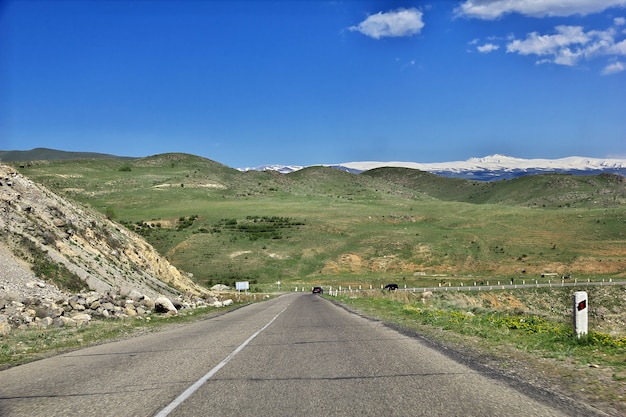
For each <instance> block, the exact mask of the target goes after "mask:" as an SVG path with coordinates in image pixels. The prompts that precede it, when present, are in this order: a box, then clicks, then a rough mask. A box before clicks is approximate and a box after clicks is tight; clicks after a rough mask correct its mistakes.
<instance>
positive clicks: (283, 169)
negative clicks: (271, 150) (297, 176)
mask: <svg viewBox="0 0 626 417" xmlns="http://www.w3.org/2000/svg"><path fill="white" fill-rule="evenodd" d="M302 168H305V167H303V166H298V165H261V166H258V167H254V168H237V170H239V171H242V172H246V171H277V172H280V173H281V174H289V173H290V172H294V171H298V170H300V169H302Z"/></svg>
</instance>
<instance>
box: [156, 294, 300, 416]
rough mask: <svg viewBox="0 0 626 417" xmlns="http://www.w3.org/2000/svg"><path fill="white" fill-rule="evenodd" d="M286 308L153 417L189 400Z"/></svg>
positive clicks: (167, 412)
mask: <svg viewBox="0 0 626 417" xmlns="http://www.w3.org/2000/svg"><path fill="white" fill-rule="evenodd" d="M287 307H289V305H287ZM287 307H285V308H283V309H282V310H281V311H280V312H279V313H278V314H276V315H275V316H274V317H273V318H272V319H271V320H270V321H269V322H267V324H266V325H265V326H263V327H261V328H260V329H259V330H257V331H256V332H255V333H254V334H253V335H252V336H250V337H249V338H247V339H246V341H245V342H243V343H242V344H241V345H239V346H238V347H237V349H235V350H233V351H232V352H231V353H230V355H228V356H227V357H226V358H224V360H222V361H221V362H220V363H218V364H217V365H216V366H215V367H214V368H213V369H211V370H210V371H209V372H208V373H207V374H206V375H204V376H203V377H202V378H200V379H199V380H197V381H196V382H195V383H194V384H193V385H192V386H190V387H189V388H187V389H186V390H185V392H183V393H182V394H180V395H179V396H178V397H177V398H176V399H175V400H174V401H172V402H171V403H169V404H168V405H167V407H165V408H164V409H163V410H161V411H160V412H159V413H158V414H156V415H155V417H167V416H168V415H169V414H170V413H171V412H172V411H173V410H174V409H175V408H176V407H178V406H179V405H180V404H181V403H182V402H183V401H185V400H186V399H187V398H189V397H190V396H191V395H192V394H193V393H194V392H196V391H197V390H198V388H200V387H201V386H202V385H204V383H205V382H207V381H208V380H209V379H211V377H213V375H215V374H216V373H217V371H219V370H220V369H222V368H223V367H224V366H225V365H226V364H227V363H228V362H230V360H231V359H232V358H234V357H235V355H237V354H238V353H239V352H241V350H242V349H243V348H244V347H246V345H247V344H248V343H250V342H251V341H252V340H253V339H254V338H255V337H257V336H258V335H259V334H261V332H262V331H263V330H265V329H267V328H268V327H269V326H270V325H271V324H272V323H273V322H274V320H276V319H277V318H278V316H280V315H281V314H282V313H283V312H284V311H285V310H287Z"/></svg>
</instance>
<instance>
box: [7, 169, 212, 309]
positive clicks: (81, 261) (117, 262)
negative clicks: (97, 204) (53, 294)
mask: <svg viewBox="0 0 626 417" xmlns="http://www.w3.org/2000/svg"><path fill="white" fill-rule="evenodd" d="M23 242H29V244H30V245H34V246H35V247H37V248H39V250H40V251H42V252H44V253H46V256H47V257H48V258H50V260H51V261H52V262H54V263H58V264H63V265H64V266H65V267H66V268H67V269H68V270H69V271H71V272H72V273H73V274H76V275H77V276H79V277H80V279H82V280H83V281H84V282H85V283H86V284H87V286H88V287H89V288H90V289H92V290H94V291H98V292H106V291H110V290H116V289H121V290H122V291H127V292H128V291H130V290H131V289H135V290H137V291H139V292H140V293H142V294H146V295H148V296H150V297H152V298H153V299H156V298H157V297H158V296H160V295H166V296H168V297H171V298H175V297H176V296H178V295H180V294H182V293H185V292H191V293H194V294H197V295H204V296H211V295H212V294H211V293H210V292H209V291H208V290H206V289H205V288H202V287H200V286H198V285H196V284H195V283H194V282H193V281H192V280H191V279H190V278H189V277H188V276H187V275H185V274H182V273H181V272H180V271H179V270H178V269H176V268H175V267H174V266H173V265H171V264H170V263H169V262H168V261H167V259H165V258H163V257H162V256H160V255H159V254H158V252H156V250H155V249H154V248H153V247H152V246H151V245H149V244H148V243H147V242H146V241H145V240H144V239H143V238H142V237H140V236H138V235H136V234H134V233H133V232H131V231H129V230H128V229H126V228H124V227H122V226H121V225H119V224H116V223H114V222H112V221H110V220H109V219H107V218H106V217H104V216H103V215H102V214H101V213H99V212H97V211H95V210H92V209H90V208H87V207H81V206H79V205H77V204H74V203H72V202H70V201H68V200H66V199H64V198H62V197H60V196H58V195H56V194H54V193H52V192H51V191H49V190H47V189H46V188H45V187H43V186H41V185H39V184H35V183H34V182H32V181H30V180H29V179H27V178H26V177H24V176H22V175H21V174H19V173H18V172H17V171H15V170H14V169H13V168H11V167H9V166H7V165H2V164H0V245H4V246H5V247H8V248H10V249H11V250H14V249H19V245H20V244H23ZM0 285H2V272H0Z"/></svg>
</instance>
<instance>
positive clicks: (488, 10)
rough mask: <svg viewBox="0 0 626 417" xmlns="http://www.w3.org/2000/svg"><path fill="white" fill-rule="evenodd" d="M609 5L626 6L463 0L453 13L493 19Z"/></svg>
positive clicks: (624, 2) (624, 1) (569, 0)
mask: <svg viewBox="0 0 626 417" xmlns="http://www.w3.org/2000/svg"><path fill="white" fill-rule="evenodd" d="M611 7H626V0H465V1H464V2H463V3H462V4H461V5H460V6H459V7H457V8H456V9H455V13H456V15H457V16H464V17H470V18H478V19H486V20H493V19H497V18H499V17H501V16H503V15H505V14H509V13H519V14H523V15H526V16H533V17H546V16H572V15H587V14H591V13H599V12H602V11H603V10H606V9H608V8H611Z"/></svg>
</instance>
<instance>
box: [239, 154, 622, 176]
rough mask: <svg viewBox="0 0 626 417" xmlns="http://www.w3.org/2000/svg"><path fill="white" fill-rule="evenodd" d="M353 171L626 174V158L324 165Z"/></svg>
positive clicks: (501, 158) (492, 157) (495, 158)
mask: <svg viewBox="0 0 626 417" xmlns="http://www.w3.org/2000/svg"><path fill="white" fill-rule="evenodd" d="M320 165H322V166H329V167H333V168H337V169H342V170H345V171H348V172H352V173H360V172H363V171H368V170H370V169H374V168H381V167H402V168H412V169H418V170H421V171H426V172H431V173H433V174H437V175H441V176H445V177H456V178H467V179H474V180H481V181H493V180H499V179H510V178H515V177H519V176H523V175H531V174H540V173H548V172H559V173H569V174H575V175H593V174H599V173H613V174H620V175H623V176H626V159H600V158H586V157H578V156H572V157H568V158H561V159H522V158H513V157H510V156H504V155H490V156H486V157H484V158H470V159H468V160H466V161H452V162H435V163H418V162H398V161H395V162H376V161H365V162H346V163H342V164H338V165H324V164H320ZM301 168H303V167H298V166H284V165H266V166H263V167H258V168H244V169H241V170H242V171H248V170H251V169H254V170H273V171H278V172H282V173H289V172H293V171H297V170H298V169H301Z"/></svg>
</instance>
